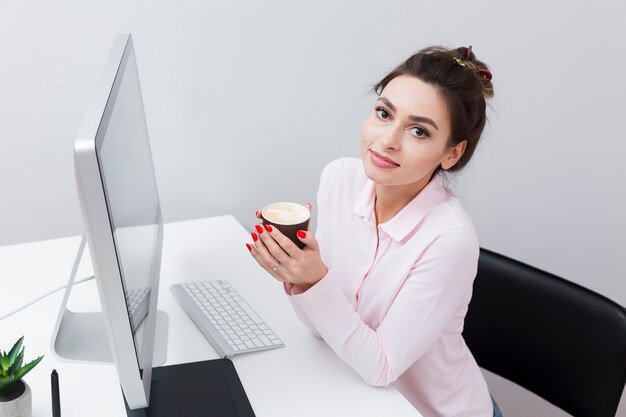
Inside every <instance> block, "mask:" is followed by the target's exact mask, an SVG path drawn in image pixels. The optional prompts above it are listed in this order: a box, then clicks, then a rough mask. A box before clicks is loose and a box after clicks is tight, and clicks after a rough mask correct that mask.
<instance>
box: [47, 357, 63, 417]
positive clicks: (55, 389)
mask: <svg viewBox="0 0 626 417" xmlns="http://www.w3.org/2000/svg"><path fill="white" fill-rule="evenodd" d="M50 384H51V387H52V417H61V402H60V401H59V374H57V370H56V369H53V370H52V373H51V374H50Z"/></svg>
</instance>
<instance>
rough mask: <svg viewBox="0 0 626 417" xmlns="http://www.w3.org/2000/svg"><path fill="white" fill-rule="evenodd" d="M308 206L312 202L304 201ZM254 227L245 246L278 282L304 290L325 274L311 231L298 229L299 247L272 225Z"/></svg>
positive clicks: (326, 271)
mask: <svg viewBox="0 0 626 417" xmlns="http://www.w3.org/2000/svg"><path fill="white" fill-rule="evenodd" d="M307 208H308V209H309V211H311V204H307ZM259 216H260V213H259V212H258V211H257V217H259ZM309 228H310V223H309ZM255 229H256V231H255V232H252V240H253V241H254V243H253V244H252V245H250V244H248V243H246V246H247V247H248V249H249V250H250V253H251V254H252V256H253V257H254V259H255V260H256V261H257V262H258V263H259V265H261V267H263V269H265V270H266V271H267V272H268V273H269V274H270V275H272V276H273V277H274V278H276V279H277V280H278V281H281V282H288V283H291V284H294V285H297V286H299V287H300V288H301V289H302V290H303V291H306V290H307V289H309V288H310V287H312V286H313V285H315V284H316V283H317V282H318V281H319V280H321V279H322V278H324V276H326V274H327V273H328V267H327V266H326V265H325V264H324V262H323V261H322V258H321V256H320V251H319V245H318V243H317V240H316V239H315V237H314V236H313V233H311V232H310V231H308V230H307V231H306V232H305V231H304V230H300V231H298V239H300V241H301V242H302V243H304V244H305V246H304V248H303V249H300V248H299V247H298V246H296V244H295V243H293V242H292V241H291V240H290V239H289V238H288V237H286V236H285V235H283V234H282V233H281V232H280V230H278V229H276V228H275V227H271V226H270V225H262V224H257V225H256V226H255Z"/></svg>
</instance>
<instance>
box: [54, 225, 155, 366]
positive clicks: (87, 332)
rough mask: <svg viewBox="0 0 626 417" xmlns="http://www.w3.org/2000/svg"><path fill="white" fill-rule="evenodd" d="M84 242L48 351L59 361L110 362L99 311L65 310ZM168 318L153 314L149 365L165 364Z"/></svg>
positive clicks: (102, 319)
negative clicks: (153, 332) (151, 358)
mask: <svg viewBox="0 0 626 417" xmlns="http://www.w3.org/2000/svg"><path fill="white" fill-rule="evenodd" d="M86 243H87V239H86V237H85V235H83V237H82V239H81V242H80V245H79V248H78V252H77V254H76V259H75V260H74V266H73V267H72V272H71V274H70V279H69V282H68V284H67V287H66V289H65V295H64V296H63V302H62V303H61V309H60V311H59V316H58V318H57V321H56V324H55V325H54V331H53V333H52V340H51V350H52V353H53V354H54V355H55V356H57V357H58V358H59V359H60V360H63V361H67V362H88V363H113V354H112V353H111V347H110V345H109V339H108V336H107V330H106V327H105V324H104V314H103V313H102V312H89V313H85V312H80V313H77V312H74V311H71V310H69V309H68V308H67V301H68V299H69V295H70V292H71V290H72V286H73V285H74V281H75V278H76V272H77V271H78V266H79V265H80V261H81V259H82V256H83V253H84V251H85V246H86ZM167 327H168V317H167V314H166V313H165V312H163V311H157V318H156V329H155V334H154V347H155V348H154V356H153V360H152V363H153V366H160V365H163V364H164V363H165V360H166V357H167Z"/></svg>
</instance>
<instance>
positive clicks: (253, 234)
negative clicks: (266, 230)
mask: <svg viewBox="0 0 626 417" xmlns="http://www.w3.org/2000/svg"><path fill="white" fill-rule="evenodd" d="M250 234H251V235H252V240H254V241H255V242H256V241H257V240H259V237H258V236H257V235H256V233H254V232H252V233H250Z"/></svg>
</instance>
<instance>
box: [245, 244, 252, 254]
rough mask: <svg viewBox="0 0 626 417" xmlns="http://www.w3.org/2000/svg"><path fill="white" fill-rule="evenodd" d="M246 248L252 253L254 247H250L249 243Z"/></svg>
mask: <svg viewBox="0 0 626 417" xmlns="http://www.w3.org/2000/svg"><path fill="white" fill-rule="evenodd" d="M246 247H247V248H248V250H249V251H250V252H252V246H250V244H249V243H246Z"/></svg>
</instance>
